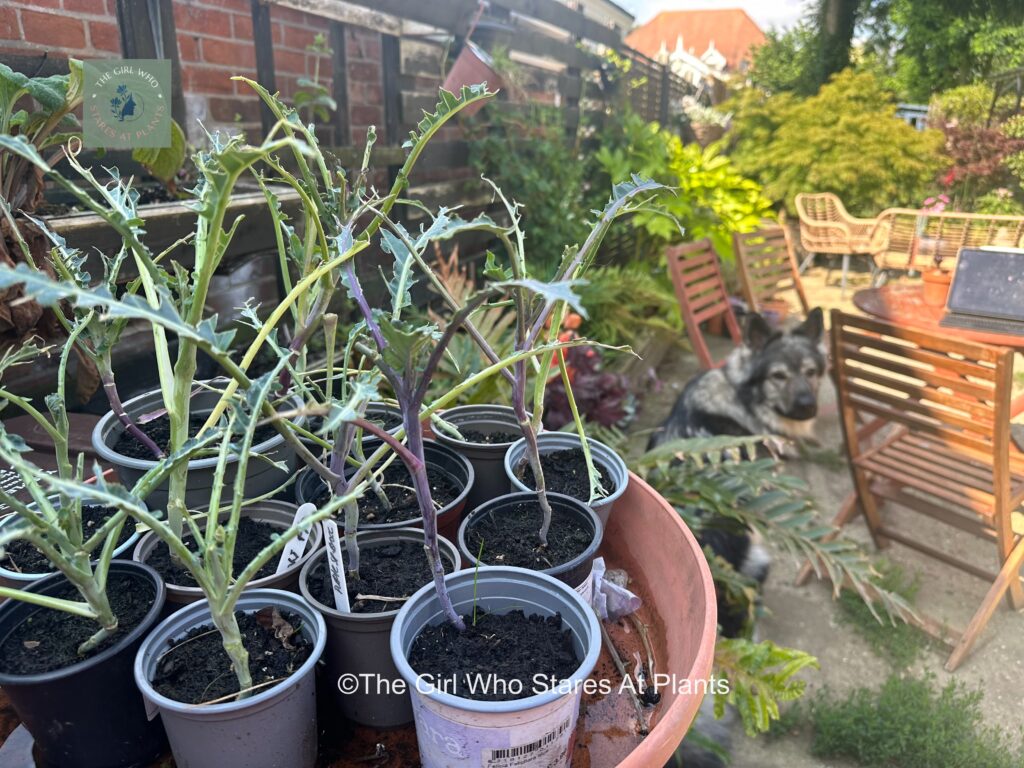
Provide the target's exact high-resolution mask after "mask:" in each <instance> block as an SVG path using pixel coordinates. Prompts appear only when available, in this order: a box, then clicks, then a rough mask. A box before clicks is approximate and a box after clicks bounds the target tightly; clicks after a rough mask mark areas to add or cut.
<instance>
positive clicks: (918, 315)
mask: <svg viewBox="0 0 1024 768" xmlns="http://www.w3.org/2000/svg"><path fill="white" fill-rule="evenodd" d="M853 303H854V304H855V305H856V307H857V309H859V310H860V311H861V312H863V313H864V314H866V315H871V316H872V317H877V318H880V319H882V320H886V321H888V322H890V323H892V324H893V325H898V326H909V327H912V328H917V329H919V330H922V331H928V332H930V333H938V334H943V335H947V336H956V337H959V338H962V339H968V340H970V341H977V342H981V343H982V344H993V345H995V346H999V347H1010V348H1011V349H1015V350H1017V351H1018V352H1020V353H1022V354H1024V334H1010V333H996V332H995V331H976V330H971V329H969V328H952V327H947V326H944V325H939V321H940V320H941V319H942V316H943V315H945V314H946V308H945V307H933V306H930V305H928V304H925V303H924V286H922V285H921V284H920V283H917V284H905V283H894V284H890V285H883V286H882V287H881V288H865V289H864V290H861V291H857V293H855V294H854V295H853ZM1010 407H1011V413H1014V414H1018V413H1021V411H1024V394H1022V395H1019V396H1018V397H1017V398H1015V399H1014V400H1013V402H1012V403H1011V406H1010Z"/></svg>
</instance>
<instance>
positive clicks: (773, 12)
mask: <svg viewBox="0 0 1024 768" xmlns="http://www.w3.org/2000/svg"><path fill="white" fill-rule="evenodd" d="M616 1H617V2H618V4H619V5H621V6H622V7H623V8H625V9H626V10H628V11H630V12H631V13H632V14H633V15H634V16H636V21H637V24H643V23H644V22H646V21H648V20H650V19H651V17H653V16H654V15H655V14H656V13H658V12H659V11H688V10H706V9H710V8H737V7H738V8H742V9H743V10H745V11H746V12H747V13H749V14H750V17H751V18H752V19H753V20H754V21H756V22H757V24H758V26H760V27H761V28H762V29H764V30H767V29H769V28H771V27H778V28H782V27H790V26H792V25H793V24H795V23H796V21H797V20H798V19H799V18H800V16H802V15H803V11H804V7H805V5H806V0H616Z"/></svg>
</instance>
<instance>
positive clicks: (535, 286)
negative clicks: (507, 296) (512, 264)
mask: <svg viewBox="0 0 1024 768" xmlns="http://www.w3.org/2000/svg"><path fill="white" fill-rule="evenodd" d="M578 285H586V281H585V280H559V281H557V282H554V283H545V282H543V281H541V280H534V279H532V278H526V279H523V280H506V281H505V282H503V283H495V285H494V287H495V288H525V289H526V290H528V291H530V292H531V293H535V294H537V295H538V296H542V297H543V298H544V299H546V300H547V301H551V302H555V301H564V302H565V303H566V304H568V305H569V306H570V307H572V308H573V309H574V310H575V311H576V313H577V314H578V315H579V316H580V317H583V318H586V316H587V310H586V308H585V307H584V306H583V304H582V301H581V299H580V296H579V294H577V293H576V292H575V291H574V290H573V288H575V287H576V286H578Z"/></svg>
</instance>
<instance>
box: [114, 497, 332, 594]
mask: <svg viewBox="0 0 1024 768" xmlns="http://www.w3.org/2000/svg"><path fill="white" fill-rule="evenodd" d="M297 509H298V507H297V506H296V505H294V504H289V503H288V502H286V501H274V500H270V501H260V502H257V503H256V504H250V505H249V506H247V507H242V515H243V516H244V517H251V518H253V519H255V520H259V521H260V522H264V523H270V524H271V525H273V526H275V527H280V528H281V530H282V531H283V530H285V529H286V528H288V527H289V526H290V525H291V524H292V520H294V519H295V511H296V510H297ZM222 517H226V513H225V514H224V515H222ZM160 544H162V542H161V541H160V539H158V538H157V537H156V534H154V533H152V532H149V533H147V534H146V535H145V536H143V537H142V539H141V540H140V541H139V543H138V545H137V546H136V547H135V551H134V552H132V560H134V561H135V562H137V563H144V562H146V560H147V559H149V556H150V554H151V553H152V552H153V550H154V549H156V548H157V546H159V545H160ZM322 545H323V529H322V528H321V527H320V526H319V525H314V526H312V527H311V528H310V529H309V534H308V541H307V542H306V548H305V549H304V550H303V552H302V556H301V557H300V558H299V559H298V560H297V561H296V562H295V563H294V564H292V565H290V566H288V567H287V568H286V569H285V570H283V571H281V573H274V574H271V575H270V576H264V577H263V578H262V579H253V580H252V581H251V582H249V586H248V587H246V589H284V590H287V591H289V592H293V593H295V594H298V593H299V572H300V571H301V570H302V566H303V565H305V564H306V562H308V561H309V559H310V558H311V557H312V556H313V554H314V553H315V552H316V551H317V550H319V549H320V548H321V546H322ZM166 587H167V613H168V614H169V613H171V612H173V611H176V610H177V609H178V608H180V607H181V606H183V605H189V604H190V603H195V602H198V601H200V600H203V599H204V598H205V596H204V595H203V590H201V589H200V588H199V587H183V586H179V585H177V584H166Z"/></svg>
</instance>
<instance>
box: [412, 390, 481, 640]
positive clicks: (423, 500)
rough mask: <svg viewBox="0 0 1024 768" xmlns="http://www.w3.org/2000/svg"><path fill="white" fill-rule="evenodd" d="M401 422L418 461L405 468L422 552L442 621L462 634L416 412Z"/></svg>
mask: <svg viewBox="0 0 1024 768" xmlns="http://www.w3.org/2000/svg"><path fill="white" fill-rule="evenodd" d="M403 420H404V422H405V436H406V441H407V442H408V451H409V452H410V453H412V454H413V455H414V456H415V457H416V458H417V459H418V466H416V467H415V468H414V467H413V466H410V465H409V464H408V463H407V464H406V466H408V467H409V473H410V474H411V475H412V485H413V488H415V489H416V499H417V500H418V501H419V505H420V511H421V512H422V514H423V549H424V550H425V551H426V553H427V563H428V564H429V565H430V572H431V574H432V575H433V577H434V590H435V591H436V592H437V599H438V602H440V603H441V610H442V611H443V612H444V615H445V618H447V619H448V621H450V622H451V623H452V626H454V627H455V628H456V629H457V630H458V631H459V632H465V631H466V623H465V622H464V621H463V620H462V617H461V616H459V614H458V613H456V612H455V606H453V605H452V598H451V595H449V594H448V585H447V584H445V583H444V565H442V563H441V551H440V548H439V547H438V543H437V510H436V509H434V500H433V498H432V497H431V495H430V479H429V478H428V477H427V465H426V462H425V461H424V458H423V425H422V424H421V423H420V415H419V410H418V409H417V410H416V411H405V413H404V414H403ZM403 447H404V446H403Z"/></svg>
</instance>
